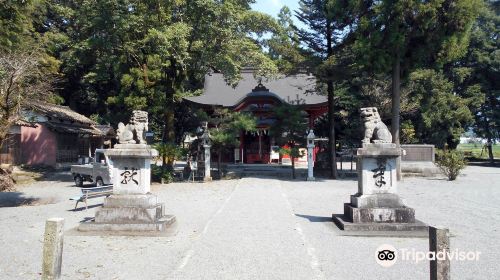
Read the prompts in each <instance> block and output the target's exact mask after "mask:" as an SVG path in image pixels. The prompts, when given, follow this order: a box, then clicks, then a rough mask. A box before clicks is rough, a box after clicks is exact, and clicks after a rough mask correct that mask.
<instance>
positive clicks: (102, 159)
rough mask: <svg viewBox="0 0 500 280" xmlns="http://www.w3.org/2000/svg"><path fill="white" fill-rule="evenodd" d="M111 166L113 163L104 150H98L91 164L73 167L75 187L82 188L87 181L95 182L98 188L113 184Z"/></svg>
mask: <svg viewBox="0 0 500 280" xmlns="http://www.w3.org/2000/svg"><path fill="white" fill-rule="evenodd" d="M110 165H112V163H111V162H110V160H109V158H108V157H107V156H106V155H105V154H104V150H102V149H97V150H96V151H95V158H94V159H93V160H92V162H91V163H89V164H81V165H72V166H71V174H72V175H73V179H74V180H75V185H76V186H77V187H79V188H81V187H82V186H83V182H85V181H88V182H93V183H95V185H96V186H97V187H101V186H104V185H109V184H111V177H110V170H111V169H110Z"/></svg>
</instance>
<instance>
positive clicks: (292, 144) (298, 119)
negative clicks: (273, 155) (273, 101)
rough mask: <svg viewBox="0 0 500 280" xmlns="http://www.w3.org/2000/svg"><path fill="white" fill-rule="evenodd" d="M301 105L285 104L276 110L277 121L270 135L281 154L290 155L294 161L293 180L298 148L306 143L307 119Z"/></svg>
mask: <svg viewBox="0 0 500 280" xmlns="http://www.w3.org/2000/svg"><path fill="white" fill-rule="evenodd" d="M304 114H305V113H304V111H303V110H302V106H301V105H298V104H297V105H292V104H288V103H283V104H281V105H279V106H276V107H275V108H274V116H275V118H276V121H275V122H274V124H273V125H272V126H271V129H270V134H271V136H272V137H274V139H275V140H276V142H277V143H279V144H280V145H288V147H289V148H288V149H280V153H283V154H288V155H290V158H291V160H292V178H294V179H295V158H297V157H298V156H299V155H300V154H299V151H298V146H299V145H300V144H302V143H304V142H305V141H306V129H307V119H306V116H305V115H304Z"/></svg>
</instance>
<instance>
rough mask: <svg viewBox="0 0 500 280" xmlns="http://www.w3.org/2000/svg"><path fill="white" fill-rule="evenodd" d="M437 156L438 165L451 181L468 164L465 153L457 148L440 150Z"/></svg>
mask: <svg viewBox="0 0 500 280" xmlns="http://www.w3.org/2000/svg"><path fill="white" fill-rule="evenodd" d="M436 156H437V158H436V164H437V166H438V167H439V169H441V171H442V172H443V173H444V175H446V177H448V180H450V181H453V180H455V179H457V177H458V175H459V174H460V172H461V171H462V170H463V169H464V168H465V167H466V166H467V160H465V157H464V155H463V153H462V152H459V151H457V150H439V151H438V152H437V154H436Z"/></svg>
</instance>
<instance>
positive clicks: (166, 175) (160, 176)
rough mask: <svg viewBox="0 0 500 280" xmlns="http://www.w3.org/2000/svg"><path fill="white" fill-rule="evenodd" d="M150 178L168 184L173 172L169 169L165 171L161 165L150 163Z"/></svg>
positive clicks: (171, 180) (172, 179) (172, 177)
mask: <svg viewBox="0 0 500 280" xmlns="http://www.w3.org/2000/svg"><path fill="white" fill-rule="evenodd" d="M151 180H152V181H153V182H163V183H164V184H170V183H172V182H173V181H174V174H173V172H172V171H171V170H167V171H165V170H164V169H163V168H162V167H161V166H158V165H155V164H153V165H151Z"/></svg>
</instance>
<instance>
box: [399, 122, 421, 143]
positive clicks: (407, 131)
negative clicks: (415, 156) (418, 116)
mask: <svg viewBox="0 0 500 280" xmlns="http://www.w3.org/2000/svg"><path fill="white" fill-rule="evenodd" d="M415 136H416V135H415V128H414V127H413V124H412V123H411V122H410V121H404V122H403V123H402V124H401V143H402V144H415V143H417V142H418V140H417V138H416V137H415Z"/></svg>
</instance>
